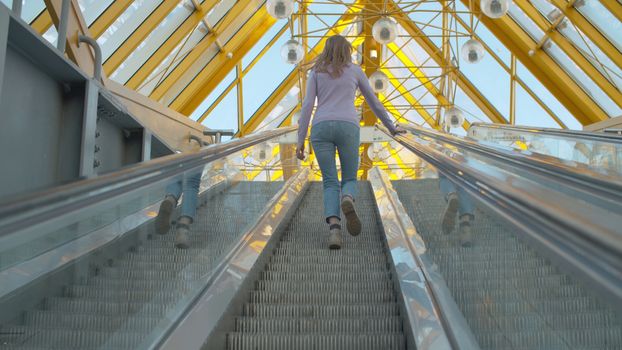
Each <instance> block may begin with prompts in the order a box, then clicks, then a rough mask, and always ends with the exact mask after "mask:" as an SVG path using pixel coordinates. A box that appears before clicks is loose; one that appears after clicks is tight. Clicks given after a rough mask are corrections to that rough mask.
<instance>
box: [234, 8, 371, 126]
mask: <svg viewBox="0 0 622 350" xmlns="http://www.w3.org/2000/svg"><path fill="white" fill-rule="evenodd" d="M360 10H361V9H360V8H355V7H350V9H349V10H348V11H346V13H345V14H344V15H342V16H341V17H340V18H339V20H338V21H337V22H336V23H335V25H334V26H333V27H332V28H330V29H329V31H328V33H327V36H328V35H334V34H340V33H341V31H342V29H344V27H345V26H348V25H349V23H350V21H352V20H353V19H354V17H355V16H356V14H357V13H358V12H360ZM325 44H326V36H325V37H323V38H322V39H320V41H318V43H317V44H315V46H314V47H313V48H312V49H311V50H309V52H307V54H306V55H305V58H304V61H303V62H311V61H312V60H313V59H314V58H315V57H316V56H317V55H318V54H319V53H321V52H322V50H324V45H325ZM297 82H298V70H296V69H294V70H293V71H292V72H291V73H290V74H288V75H287V77H286V78H285V79H284V80H283V82H281V84H280V85H279V87H278V88H277V89H276V90H275V91H274V93H272V95H270V97H268V99H267V100H266V101H265V102H264V103H263V104H262V105H261V106H260V107H259V109H257V111H256V112H255V113H254V114H253V115H252V116H251V117H250V118H249V119H248V120H247V121H246V123H245V124H244V128H243V129H242V131H243V133H244V134H249V133H251V132H253V131H254V130H255V129H257V127H258V126H259V125H260V124H261V122H263V120H264V119H266V117H267V116H268V114H269V113H270V112H271V111H272V110H273V109H274V108H275V107H276V105H277V104H278V103H279V102H280V101H281V100H282V99H283V98H284V97H285V95H286V94H287V93H288V92H289V90H290V89H291V88H292V87H293V86H294V85H295V84H296V83H297Z"/></svg>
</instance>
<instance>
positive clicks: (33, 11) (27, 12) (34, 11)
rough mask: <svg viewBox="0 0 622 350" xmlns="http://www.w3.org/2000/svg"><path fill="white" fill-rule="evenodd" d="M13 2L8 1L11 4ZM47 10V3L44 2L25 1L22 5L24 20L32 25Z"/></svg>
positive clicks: (38, 0) (37, 0)
mask: <svg viewBox="0 0 622 350" xmlns="http://www.w3.org/2000/svg"><path fill="white" fill-rule="evenodd" d="M10 2H11V1H10V0H9V1H7V3H10ZM43 10H45V2H44V1H43V0H25V1H24V2H23V3H22V19H24V21H26V22H28V23H30V22H32V21H34V20H35V18H37V16H39V14H40V13H41V12H43Z"/></svg>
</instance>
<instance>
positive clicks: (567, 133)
mask: <svg viewBox="0 0 622 350" xmlns="http://www.w3.org/2000/svg"><path fill="white" fill-rule="evenodd" d="M471 128H488V129H499V130H508V131H514V132H522V133H530V134H537V135H546V136H555V137H563V138H568V139H573V140H576V139H581V140H588V141H598V142H606V143H614V144H618V145H622V136H620V135H617V134H613V133H605V132H593V131H580V130H568V129H553V128H538V127H531V126H516V125H507V124H494V123H473V124H471Z"/></svg>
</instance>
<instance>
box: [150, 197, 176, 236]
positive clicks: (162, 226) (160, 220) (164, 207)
mask: <svg viewBox="0 0 622 350" xmlns="http://www.w3.org/2000/svg"><path fill="white" fill-rule="evenodd" d="M176 205H177V200H175V197H173V196H170V195H168V196H166V197H164V200H163V201H162V203H161V204H160V210H159V211H158V216H156V219H155V230H156V233H157V234H159V235H164V234H166V233H168V230H170V229H171V215H172V214H173V209H175V206H176Z"/></svg>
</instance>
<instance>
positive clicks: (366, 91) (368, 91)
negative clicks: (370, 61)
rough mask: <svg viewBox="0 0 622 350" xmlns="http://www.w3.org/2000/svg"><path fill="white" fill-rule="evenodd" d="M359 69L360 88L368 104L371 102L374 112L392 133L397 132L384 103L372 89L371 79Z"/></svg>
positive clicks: (370, 105)
mask: <svg viewBox="0 0 622 350" xmlns="http://www.w3.org/2000/svg"><path fill="white" fill-rule="evenodd" d="M357 71H358V74H357V80H358V86H359V90H361V93H362V94H363V96H364V97H365V101H367V104H369V107H371V110H372V111H373V112H374V114H375V115H376V117H378V119H380V121H382V124H384V126H386V127H387V129H389V131H390V132H391V133H392V134H395V132H396V128H395V125H393V123H392V122H391V119H390V118H389V115H388V114H387V111H386V109H385V108H384V106H383V105H382V103H380V100H378V97H376V94H375V93H374V91H373V90H372V88H371V85H369V80H367V77H366V76H365V73H364V72H363V70H362V69H361V68H360V67H359V68H358V69H357Z"/></svg>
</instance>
